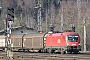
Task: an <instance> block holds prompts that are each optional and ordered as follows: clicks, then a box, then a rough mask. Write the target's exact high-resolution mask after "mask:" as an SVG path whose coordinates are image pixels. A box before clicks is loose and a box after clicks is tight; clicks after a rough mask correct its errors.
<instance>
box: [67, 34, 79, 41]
mask: <svg viewBox="0 0 90 60" xmlns="http://www.w3.org/2000/svg"><path fill="white" fill-rule="evenodd" d="M68 40H69V41H71V42H77V41H78V36H74V35H73V36H72V35H69V36H68Z"/></svg>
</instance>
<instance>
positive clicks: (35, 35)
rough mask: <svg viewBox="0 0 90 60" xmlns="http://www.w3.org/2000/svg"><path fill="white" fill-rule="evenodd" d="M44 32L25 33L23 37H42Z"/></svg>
mask: <svg viewBox="0 0 90 60" xmlns="http://www.w3.org/2000/svg"><path fill="white" fill-rule="evenodd" d="M44 34H45V33H36V34H26V35H25V36H24V38H32V37H43V36H44Z"/></svg>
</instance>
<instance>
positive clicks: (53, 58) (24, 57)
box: [0, 52, 90, 60]
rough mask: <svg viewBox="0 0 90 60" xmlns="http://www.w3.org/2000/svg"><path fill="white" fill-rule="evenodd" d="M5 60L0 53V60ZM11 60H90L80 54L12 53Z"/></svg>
mask: <svg viewBox="0 0 90 60" xmlns="http://www.w3.org/2000/svg"><path fill="white" fill-rule="evenodd" d="M4 59H7V55H6V53H5V52H0V60H4ZM13 60H90V54H89V53H80V54H59V53H58V54H48V53H27V52H13Z"/></svg>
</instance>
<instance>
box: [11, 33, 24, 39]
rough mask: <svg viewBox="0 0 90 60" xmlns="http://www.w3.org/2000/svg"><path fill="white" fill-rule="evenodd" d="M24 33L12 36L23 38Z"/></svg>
mask: <svg viewBox="0 0 90 60" xmlns="http://www.w3.org/2000/svg"><path fill="white" fill-rule="evenodd" d="M23 35H24V34H16V35H12V37H11V38H22V36H23Z"/></svg>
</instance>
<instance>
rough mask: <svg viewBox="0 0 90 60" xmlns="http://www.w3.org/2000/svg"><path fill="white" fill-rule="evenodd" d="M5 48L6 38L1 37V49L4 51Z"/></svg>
mask: <svg viewBox="0 0 90 60" xmlns="http://www.w3.org/2000/svg"><path fill="white" fill-rule="evenodd" d="M4 48H5V36H4V35H1V36H0V49H3V50H4Z"/></svg>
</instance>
